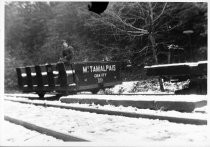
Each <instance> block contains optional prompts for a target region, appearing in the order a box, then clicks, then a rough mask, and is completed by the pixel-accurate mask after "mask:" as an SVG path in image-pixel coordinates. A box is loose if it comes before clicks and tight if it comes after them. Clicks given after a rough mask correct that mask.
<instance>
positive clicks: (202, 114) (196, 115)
mask: <svg viewBox="0 0 210 147" xmlns="http://www.w3.org/2000/svg"><path fill="white" fill-rule="evenodd" d="M77 96H78V97H79V95H77ZM81 96H83V97H84V95H81ZM113 97H114V96H113ZM115 97H119V96H115ZM123 97H127V96H120V99H126V98H123ZM7 98H9V99H11V100H21V101H31V102H35V103H43V100H28V99H27V100H26V99H25V98H18V99H17V98H13V97H11V96H7ZM100 98H103V95H100ZM193 98H194V97H193ZM115 99H116V98H115ZM134 100H135V99H134ZM44 103H47V104H54V105H61V106H72V107H82V108H94V109H102V110H111V111H121V112H131V113H140V114H149V115H162V116H169V117H183V118H193V119H207V106H204V107H201V108H196V109H195V110H194V111H193V112H192V113H188V112H178V111H163V110H150V109H138V108H136V107H132V106H129V107H124V106H121V105H120V106H113V105H104V106H102V105H98V104H97V105H96V104H94V103H92V104H80V103H62V102H60V101H47V100H45V101H44Z"/></svg>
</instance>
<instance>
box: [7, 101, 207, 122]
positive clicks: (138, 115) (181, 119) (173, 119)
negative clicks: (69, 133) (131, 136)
mask: <svg viewBox="0 0 210 147" xmlns="http://www.w3.org/2000/svg"><path fill="white" fill-rule="evenodd" d="M5 100H6V101H12V102H19V103H24V104H33V105H36V106H44V107H55V108H65V109H71V110H77V111H83V112H91V113H97V114H108V115H119V116H125V117H133V118H147V119H159V120H168V121H169V122H175V123H183V124H194V125H207V119H197V118H186V117H175V116H163V115H156V114H154V115H152V114H145V113H132V112H122V111H113V110H104V109H95V108H84V107H74V106H69V105H67V104H53V103H48V102H47V101H41V102H33V101H32V100H18V99H11V98H5Z"/></svg>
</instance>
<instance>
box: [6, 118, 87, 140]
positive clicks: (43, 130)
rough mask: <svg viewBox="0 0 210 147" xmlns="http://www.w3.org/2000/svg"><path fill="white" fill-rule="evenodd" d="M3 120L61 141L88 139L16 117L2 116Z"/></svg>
mask: <svg viewBox="0 0 210 147" xmlns="http://www.w3.org/2000/svg"><path fill="white" fill-rule="evenodd" d="M4 120H6V121H9V122H11V123H14V124H17V125H21V126H23V127H25V128H27V129H29V130H34V131H37V132H39V133H41V134H46V135H48V136H52V137H55V138H57V139H61V140H63V141H71V142H87V141H88V140H85V139H82V138H79V137H75V136H72V135H69V134H66V133H61V132H58V131H56V130H52V129H49V128H45V127H41V126H37V125H35V124H32V123H29V122H26V121H23V120H20V119H16V118H12V117H10V116H6V115H5V116H4Z"/></svg>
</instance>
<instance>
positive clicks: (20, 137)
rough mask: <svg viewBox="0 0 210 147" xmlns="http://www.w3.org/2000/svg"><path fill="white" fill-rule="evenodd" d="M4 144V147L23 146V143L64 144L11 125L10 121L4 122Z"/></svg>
mask: <svg viewBox="0 0 210 147" xmlns="http://www.w3.org/2000/svg"><path fill="white" fill-rule="evenodd" d="M3 129H4V131H3V132H4V134H3V138H4V139H2V140H3V142H1V144H2V145H5V144H7V145H14V144H16V145H17V144H20V145H21V144H22V143H23V142H27V143H29V144H30V143H31V144H33V143H34V144H37V145H38V144H39V143H53V142H63V141H62V140H58V139H55V138H53V137H51V136H47V135H45V134H40V133H38V132H36V131H31V130H28V129H26V128H24V127H22V126H20V125H16V124H13V123H10V122H8V121H4V122H3Z"/></svg>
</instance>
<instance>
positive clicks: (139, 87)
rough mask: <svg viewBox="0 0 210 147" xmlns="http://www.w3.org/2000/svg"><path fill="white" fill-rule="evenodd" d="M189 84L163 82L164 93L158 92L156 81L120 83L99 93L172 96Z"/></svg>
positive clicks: (187, 82)
mask: <svg viewBox="0 0 210 147" xmlns="http://www.w3.org/2000/svg"><path fill="white" fill-rule="evenodd" d="M187 84H189V81H185V82H177V83H171V82H164V83H163V85H164V88H165V92H161V91H160V87H159V83H158V80H157V79H147V80H141V81H130V82H122V84H120V85H116V86H115V87H114V88H110V89H106V90H105V91H100V92H99V93H102V94H104V93H105V94H132V93H135V94H142V93H147V94H174V92H175V90H180V89H182V88H183V87H184V86H186V85H187Z"/></svg>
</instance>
